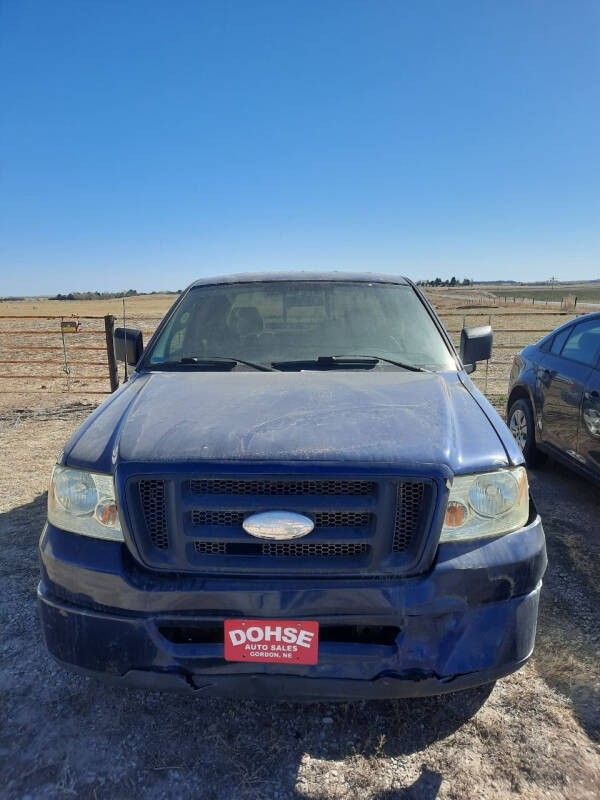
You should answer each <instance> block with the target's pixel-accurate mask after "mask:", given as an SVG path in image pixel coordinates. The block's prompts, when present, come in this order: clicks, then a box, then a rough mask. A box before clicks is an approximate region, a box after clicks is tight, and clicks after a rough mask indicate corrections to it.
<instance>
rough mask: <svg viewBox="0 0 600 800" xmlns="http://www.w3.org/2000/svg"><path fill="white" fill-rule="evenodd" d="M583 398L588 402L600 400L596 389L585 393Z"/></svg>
mask: <svg viewBox="0 0 600 800" xmlns="http://www.w3.org/2000/svg"><path fill="white" fill-rule="evenodd" d="M583 396H584V397H585V399H586V400H600V394H598V392H597V391H596V390H595V389H592V391H591V392H584V394H583Z"/></svg>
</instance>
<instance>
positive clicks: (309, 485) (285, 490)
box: [190, 478, 376, 497]
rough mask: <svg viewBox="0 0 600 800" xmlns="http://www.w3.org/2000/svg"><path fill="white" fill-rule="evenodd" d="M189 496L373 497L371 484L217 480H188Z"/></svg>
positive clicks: (353, 482)
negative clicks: (190, 494)
mask: <svg viewBox="0 0 600 800" xmlns="http://www.w3.org/2000/svg"><path fill="white" fill-rule="evenodd" d="M190 490H191V492H192V494H233V495H240V494H250V495H277V496H289V495H313V496H314V495H351V496H353V497H358V496H365V495H370V494H375V490H376V486H375V483H373V482H372V481H327V480H325V481H302V480H298V481H296V480H291V481H290V480H281V481H279V480H235V479H229V478H216V479H210V480H192V481H190Z"/></svg>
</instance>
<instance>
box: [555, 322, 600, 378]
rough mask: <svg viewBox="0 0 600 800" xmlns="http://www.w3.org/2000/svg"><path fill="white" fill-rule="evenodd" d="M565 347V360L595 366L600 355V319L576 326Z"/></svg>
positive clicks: (563, 352) (563, 351)
mask: <svg viewBox="0 0 600 800" xmlns="http://www.w3.org/2000/svg"><path fill="white" fill-rule="evenodd" d="M570 333H571V335H570V336H569V338H568V340H567V343H566V344H565V346H564V347H563V350H562V356H563V358H569V359H571V360H572V361H579V362H580V363H582V364H587V365H588V366H590V367H591V366H594V365H595V364H596V363H597V361H598V354H599V353H600V319H591V320H589V321H588V322H582V323H580V324H579V325H575V326H574V327H573V328H572V329H571V331H570Z"/></svg>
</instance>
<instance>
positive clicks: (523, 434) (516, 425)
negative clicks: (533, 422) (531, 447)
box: [508, 408, 529, 452]
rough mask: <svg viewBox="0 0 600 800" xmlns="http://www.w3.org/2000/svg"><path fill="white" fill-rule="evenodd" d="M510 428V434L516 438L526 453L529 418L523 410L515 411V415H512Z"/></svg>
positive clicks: (517, 409)
mask: <svg viewBox="0 0 600 800" xmlns="http://www.w3.org/2000/svg"><path fill="white" fill-rule="evenodd" d="M508 427H509V428H510V432H511V433H512V435H513V436H514V437H515V439H516V442H517V444H518V445H519V447H520V448H521V450H522V451H523V452H525V448H526V447H527V440H528V438H529V436H528V430H527V417H526V416H525V413H524V412H523V410H522V409H521V408H515V409H514V411H513V413H512V414H511V417H510V421H509V423H508Z"/></svg>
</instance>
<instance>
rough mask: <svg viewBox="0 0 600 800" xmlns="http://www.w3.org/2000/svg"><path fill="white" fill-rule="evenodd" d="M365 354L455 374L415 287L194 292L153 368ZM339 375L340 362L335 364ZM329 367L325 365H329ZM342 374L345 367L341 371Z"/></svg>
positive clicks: (300, 286)
mask: <svg viewBox="0 0 600 800" xmlns="http://www.w3.org/2000/svg"><path fill="white" fill-rule="evenodd" d="M344 354H360V355H361V356H370V355H371V356H378V357H379V358H381V359H382V360H381V361H379V362H378V363H377V368H381V369H397V368H398V367H397V366H394V365H393V364H390V363H386V362H385V361H384V360H383V359H390V360H392V361H397V362H400V363H401V364H406V365H409V366H412V367H420V368H423V369H428V370H455V369H456V364H455V361H454V358H453V356H452V354H451V353H450V351H449V349H448V347H447V346H446V344H445V342H444V340H443V338H442V336H441V335H440V333H439V331H438V329H437V327H436V325H435V324H434V322H433V320H432V319H431V317H430V316H429V314H428V313H427V311H426V309H425V308H424V306H423V304H422V303H421V301H420V299H419V297H418V296H417V294H416V293H415V291H414V290H413V289H412V287H410V286H402V285H399V284H382V283H373V284H370V283H352V282H342V281H314V282H309V281H290V282H288V281H273V282H264V283H258V282H257V283H234V284H217V285H214V286H198V287H195V288H193V289H191V290H190V291H189V292H188V293H187V295H186V296H185V297H184V298H183V300H182V302H181V303H180V305H179V306H178V307H177V309H176V311H175V312H174V314H173V316H172V317H171V319H170V320H169V322H168V323H167V325H166V326H165V328H164V330H163V331H162V333H161V335H160V337H159V338H158V340H157V341H156V343H155V345H154V347H153V348H152V350H151V352H150V353H148V354H147V356H146V358H145V365H146V366H147V367H150V368H152V367H158V366H160V365H163V366H164V367H167V368H168V367H170V366H171V365H172V366H173V368H174V369H175V368H176V367H177V365H178V364H186V363H189V361H187V360H189V359H199V360H201V359H211V358H227V359H239V360H240V361H239V367H240V368H242V369H243V368H245V367H244V365H243V364H242V359H243V360H244V361H247V362H251V363H252V364H255V365H256V364H259V365H264V366H268V367H271V366H272V365H273V364H275V365H277V364H278V363H281V362H287V363H288V364H289V363H290V362H294V361H298V362H307V361H311V360H316V359H319V358H321V359H322V358H323V357H324V356H325V357H329V356H336V355H344ZM331 363H332V368H333V367H334V366H335V365H336V362H334V361H333V360H332V362H331ZM322 364H323V361H321V365H322ZM337 366H338V368H339V363H338V364H337Z"/></svg>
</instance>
